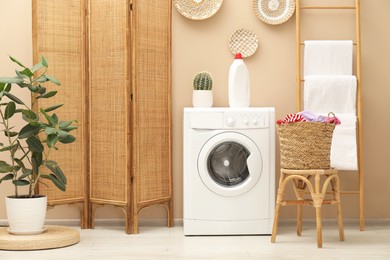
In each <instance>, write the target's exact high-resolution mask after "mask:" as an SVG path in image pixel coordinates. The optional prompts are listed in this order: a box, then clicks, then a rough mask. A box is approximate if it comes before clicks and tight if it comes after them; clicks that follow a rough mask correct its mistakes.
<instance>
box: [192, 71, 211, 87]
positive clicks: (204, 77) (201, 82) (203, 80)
mask: <svg viewBox="0 0 390 260" xmlns="http://www.w3.org/2000/svg"><path fill="white" fill-rule="evenodd" d="M193 85H194V89H195V90H211V88H212V87H213V78H212V77H211V75H210V73H208V72H206V71H201V72H199V73H198V74H196V75H195V77H194V83H193Z"/></svg>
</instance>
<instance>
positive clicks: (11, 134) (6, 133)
mask: <svg viewBox="0 0 390 260" xmlns="http://www.w3.org/2000/svg"><path fill="white" fill-rule="evenodd" d="M4 134H5V136H8V137H14V136H17V135H18V134H19V133H18V132H13V131H8V132H7V131H5V130H4Z"/></svg>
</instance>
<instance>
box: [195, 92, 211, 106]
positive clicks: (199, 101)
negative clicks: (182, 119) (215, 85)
mask: <svg viewBox="0 0 390 260" xmlns="http://www.w3.org/2000/svg"><path fill="white" fill-rule="evenodd" d="M192 105H193V106H194V107H211V106H213V92H212V91H211V90H194V91H193V92H192Z"/></svg>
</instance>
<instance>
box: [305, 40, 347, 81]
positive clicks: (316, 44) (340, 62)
mask: <svg viewBox="0 0 390 260" xmlns="http://www.w3.org/2000/svg"><path fill="white" fill-rule="evenodd" d="M304 44H305V51H304V57H303V60H304V63H303V64H304V68H303V73H304V75H305V76H309V75H352V54H353V53H352V52H353V42H352V41H305V42H304Z"/></svg>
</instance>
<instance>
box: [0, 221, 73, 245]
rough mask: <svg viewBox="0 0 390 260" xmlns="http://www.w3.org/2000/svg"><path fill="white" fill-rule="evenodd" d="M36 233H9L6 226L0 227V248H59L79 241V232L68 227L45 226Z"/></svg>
mask: <svg viewBox="0 0 390 260" xmlns="http://www.w3.org/2000/svg"><path fill="white" fill-rule="evenodd" d="M45 227H46V230H45V231H44V232H43V233H41V234H38V235H11V234H10V233H8V231H7V228H0V250H20V251H22V250H40V249H51V248H59V247H65V246H70V245H74V244H77V243H78V242H80V233H79V232H78V231H77V230H76V229H74V228H70V227H63V226H50V225H47V226H45Z"/></svg>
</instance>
